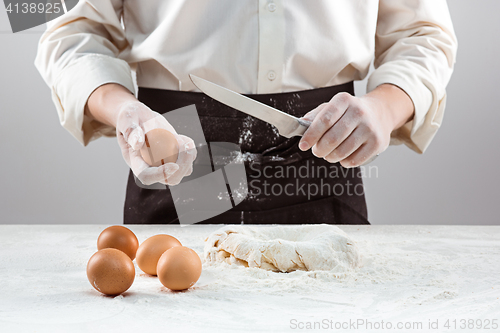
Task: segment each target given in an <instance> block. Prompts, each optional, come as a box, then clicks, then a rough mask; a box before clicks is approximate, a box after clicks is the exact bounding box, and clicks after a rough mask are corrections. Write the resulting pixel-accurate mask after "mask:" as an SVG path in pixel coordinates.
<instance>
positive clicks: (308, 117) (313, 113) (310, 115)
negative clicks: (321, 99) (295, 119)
mask: <svg viewBox="0 0 500 333" xmlns="http://www.w3.org/2000/svg"><path fill="white" fill-rule="evenodd" d="M326 104H327V103H322V104H320V105H318V106H317V107H316V108H314V109H312V110H311V111H309V112H308V113H306V114H305V115H303V116H302V118H301V119H303V120H307V121H312V120H313V119H314V118H315V117H316V115H317V114H318V112H320V111H321V110H323V108H324V107H325V106H326Z"/></svg>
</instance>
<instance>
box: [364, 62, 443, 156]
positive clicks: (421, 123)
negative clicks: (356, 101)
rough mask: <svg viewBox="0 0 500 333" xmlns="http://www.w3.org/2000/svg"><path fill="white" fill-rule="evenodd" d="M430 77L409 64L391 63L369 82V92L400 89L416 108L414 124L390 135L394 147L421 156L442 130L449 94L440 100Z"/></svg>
mask: <svg viewBox="0 0 500 333" xmlns="http://www.w3.org/2000/svg"><path fill="white" fill-rule="evenodd" d="M428 76H429V74H428V73H425V71H424V69H423V68H422V67H421V66H419V65H417V64H415V63H411V62H409V61H391V62H388V63H385V64H383V65H381V66H380V67H379V68H377V69H376V70H375V71H374V72H373V73H372V74H371V76H370V77H369V79H368V86H367V91H368V92H370V91H372V90H374V89H375V88H376V87H378V86H379V85H381V84H384V83H389V84H393V85H395V86H398V87H399V88H401V89H402V90H404V91H405V92H406V93H407V94H408V96H410V98H411V100H412V102H413V105H414V107H415V114H414V117H413V119H412V120H410V121H409V122H408V123H406V124H405V125H404V126H403V127H401V128H399V129H397V130H395V131H393V132H392V133H391V144H402V143H404V144H406V145H407V146H408V147H409V148H411V149H412V150H414V151H416V152H417V153H420V154H422V153H423V152H424V151H425V150H426V149H427V147H428V146H429V144H430V143H431V141H432V139H433V138H434V136H435V134H436V132H437V130H438V129H439V127H440V126H441V122H442V120H443V114H444V109H445V104H446V94H445V93H444V92H442V93H441V96H439V94H438V92H437V91H436V89H435V88H434V85H432V84H430V83H429V82H428V81H427V79H426V78H427V77H428Z"/></svg>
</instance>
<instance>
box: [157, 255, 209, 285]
mask: <svg viewBox="0 0 500 333" xmlns="http://www.w3.org/2000/svg"><path fill="white" fill-rule="evenodd" d="M157 271H158V279H159V280H160V282H161V283H162V284H163V285H164V286H165V287H167V288H169V289H172V290H184V289H188V288H190V287H192V286H193V285H194V284H195V283H196V281H198V279H199V278H200V275H201V260H200V257H199V256H198V254H197V253H196V252H194V251H193V250H191V249H190V248H188V247H185V246H177V247H173V248H171V249H170V250H168V251H166V252H165V253H163V254H162V256H161V257H160V260H159V261H158V268H157Z"/></svg>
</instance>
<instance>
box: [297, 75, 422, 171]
mask: <svg viewBox="0 0 500 333" xmlns="http://www.w3.org/2000/svg"><path fill="white" fill-rule="evenodd" d="M412 116H413V103H412V101H411V99H410V97H409V96H408V95H406V93H405V92H404V91H403V90H401V89H400V88H398V87H396V86H393V85H389V84H383V85H381V86H379V87H377V88H376V89H375V90H373V91H372V92H371V93H369V94H367V95H365V96H363V97H360V98H358V97H354V96H352V95H350V94H348V93H339V94H337V95H335V96H334V97H333V98H332V99H331V100H330V101H329V102H328V103H323V104H321V105H320V106H318V107H317V108H316V109H314V110H312V111H310V112H309V113H307V114H306V115H305V116H304V117H303V119H304V120H308V121H311V122H312V123H311V125H310V126H309V128H308V129H307V130H306V132H305V133H304V135H303V136H302V139H301V140H300V143H299V148H300V149H301V150H307V149H309V148H311V147H312V153H313V154H314V155H315V156H317V157H322V158H324V159H325V160H327V161H328V162H330V163H336V162H340V164H341V165H342V166H344V167H347V168H349V167H355V166H359V165H361V164H363V163H364V162H366V161H368V160H369V159H370V158H372V157H373V156H375V155H377V154H379V153H381V152H383V151H384V150H385V149H387V147H388V146H389V141H390V136H391V133H392V131H393V130H395V129H397V128H399V127H401V126H403V125H404V124H405V123H406V122H407V121H409V120H410V119H411V118H412Z"/></svg>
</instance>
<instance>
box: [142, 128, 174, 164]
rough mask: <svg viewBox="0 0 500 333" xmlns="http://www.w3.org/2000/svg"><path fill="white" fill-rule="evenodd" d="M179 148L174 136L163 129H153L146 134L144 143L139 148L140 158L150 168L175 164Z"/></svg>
mask: <svg viewBox="0 0 500 333" xmlns="http://www.w3.org/2000/svg"><path fill="white" fill-rule="evenodd" d="M178 154H179V147H178V146H177V139H176V138H175V136H174V135H173V134H172V133H171V132H169V131H167V130H166V129H163V128H155V129H152V130H151V131H149V132H147V133H146V142H145V143H144V146H142V148H141V156H142V158H143V159H144V161H145V162H146V163H147V164H149V165H150V166H155V167H158V166H160V165H162V164H165V163H175V162H176V161H177V155H178Z"/></svg>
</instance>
